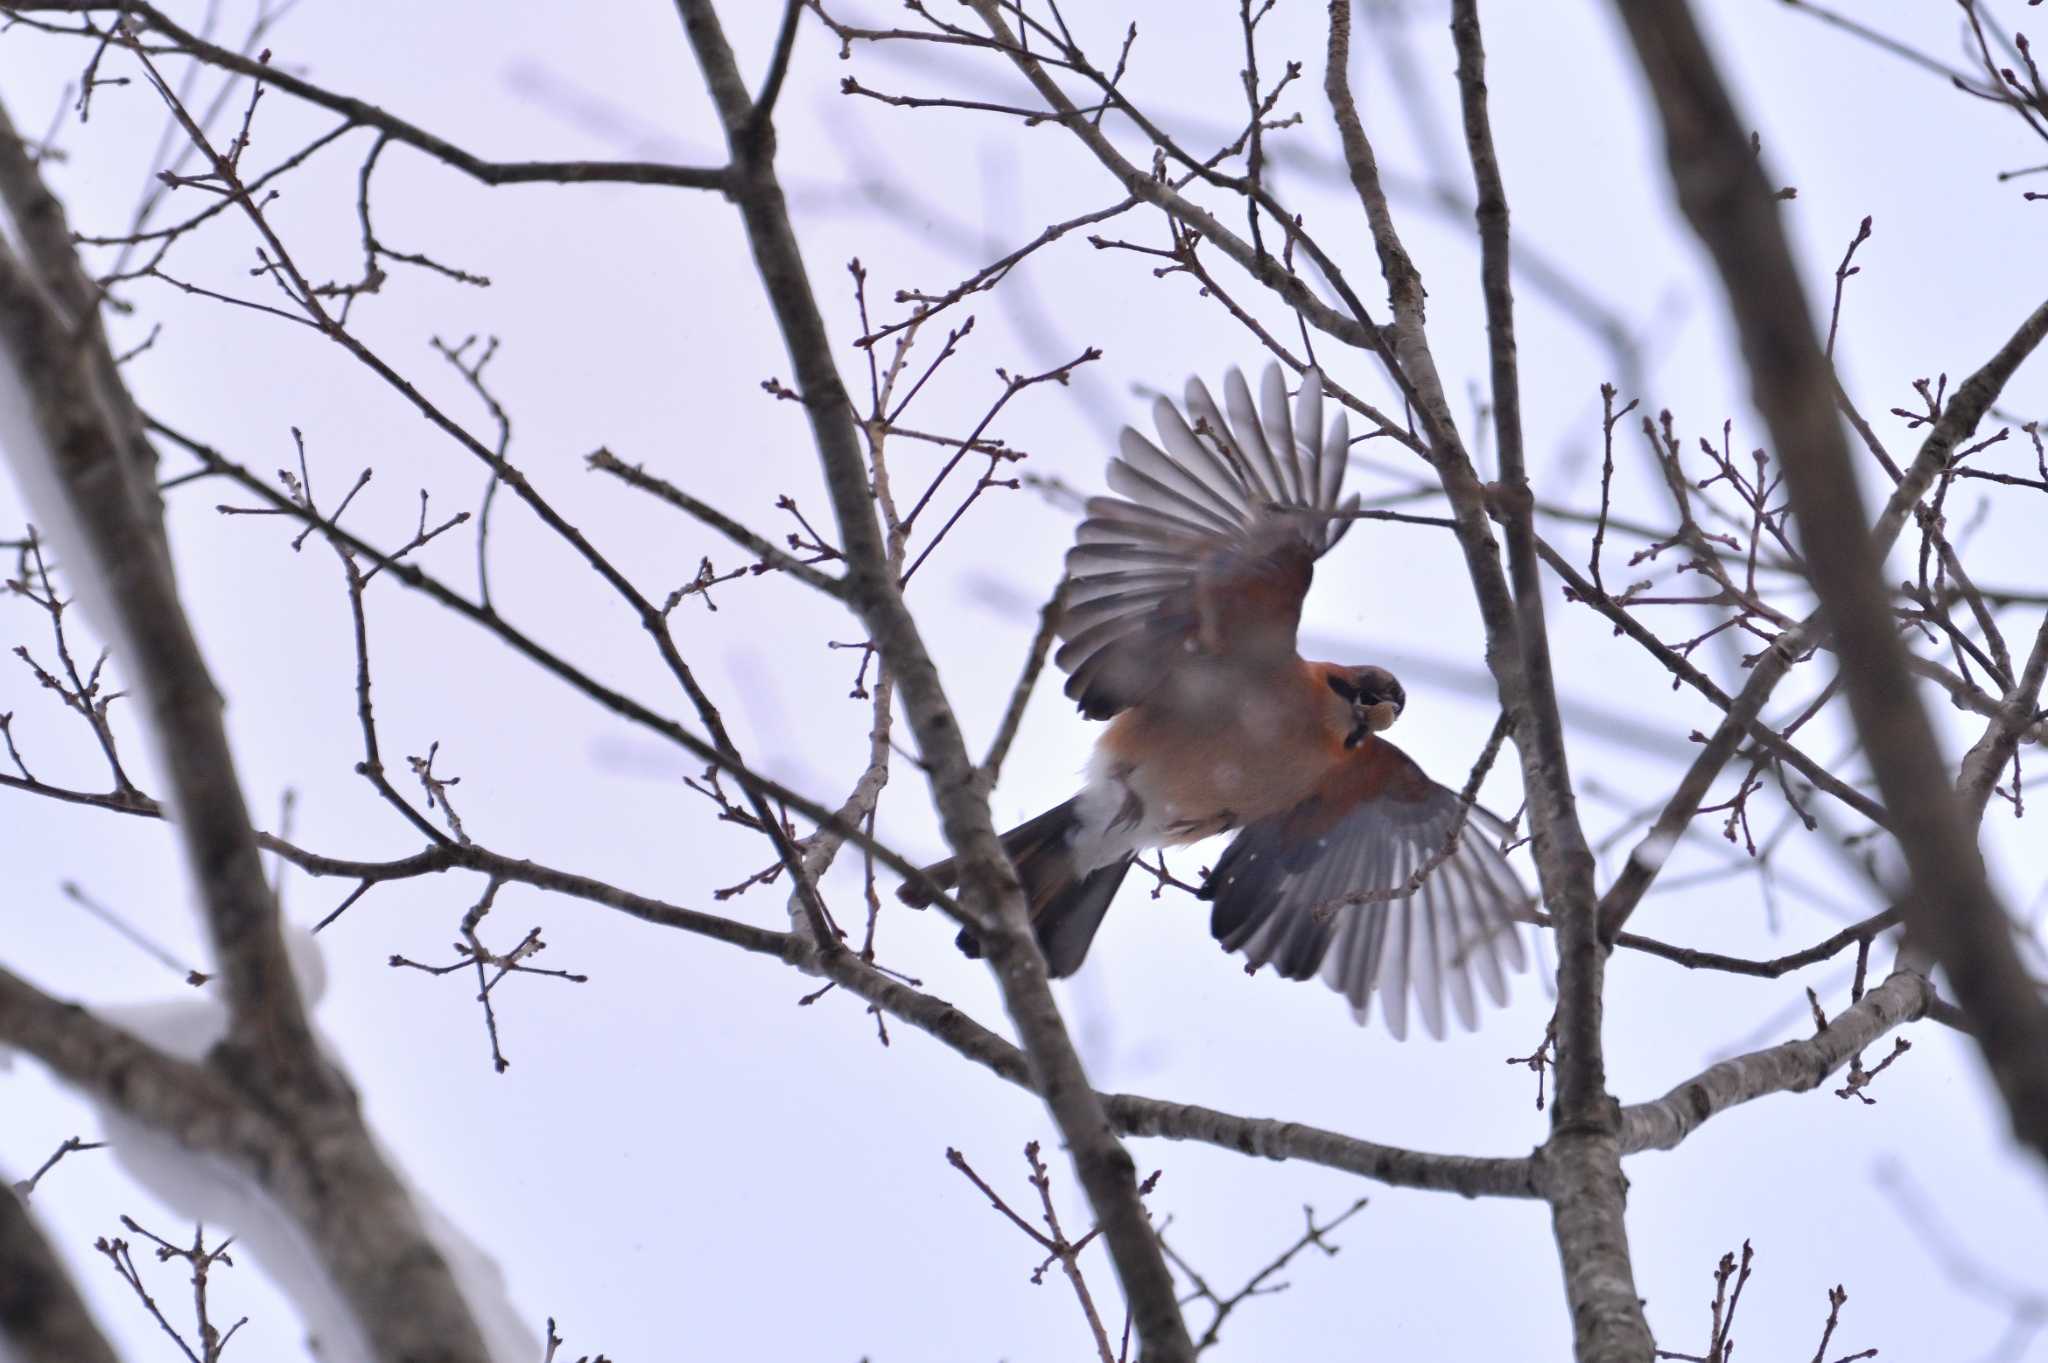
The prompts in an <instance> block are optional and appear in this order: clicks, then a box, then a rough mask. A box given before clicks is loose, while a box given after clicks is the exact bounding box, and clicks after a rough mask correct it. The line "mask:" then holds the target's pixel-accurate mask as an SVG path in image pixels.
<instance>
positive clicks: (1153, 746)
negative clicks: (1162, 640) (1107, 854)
mask: <svg viewBox="0 0 2048 1363" xmlns="http://www.w3.org/2000/svg"><path fill="white" fill-rule="evenodd" d="M1180 671H1182V672H1185V673H1187V674H1188V675H1187V677H1186V679H1185V682H1184V683H1182V684H1176V685H1175V686H1174V687H1173V688H1172V689H1171V691H1170V692H1168V693H1165V694H1161V695H1159V696H1157V697H1156V698H1155V699H1153V700H1150V701H1148V702H1147V703H1146V704H1144V705H1140V706H1136V707H1134V708H1132V709H1130V710H1127V711H1125V712H1124V713H1123V714H1121V715H1119V716H1117V718H1116V719H1115V720H1114V721H1113V722H1112V723H1111V724H1110V726H1109V729H1108V731H1107V732H1106V733H1104V734H1103V736H1102V741H1101V743H1100V745H1099V750H1100V752H1101V753H1102V755H1103V757H1104V758H1106V759H1107V763H1106V765H1107V767H1108V768H1109V770H1110V772H1111V773H1112V774H1115V775H1117V776H1118V777H1120V779H1122V780H1123V781H1124V782H1125V783H1126V784H1127V785H1128V786H1129V788H1130V790H1131V793H1132V794H1134V795H1135V796H1137V798H1138V799H1139V801H1140V802H1141V803H1142V804H1143V805H1144V806H1145V807H1146V811H1147V814H1148V819H1147V822H1148V823H1151V822H1153V821H1154V820H1157V821H1158V823H1157V824H1155V826H1164V828H1165V829H1166V830H1167V837H1166V840H1167V841H1169V842H1191V841H1194V840H1196V839H1199V838H1203V837H1208V836H1210V835H1212V834H1214V833H1219V832H1223V831H1225V830H1227V829H1230V828H1235V827H1239V826H1241V825H1243V824H1246V823H1249V822H1251V821H1253V820H1255V819H1262V818H1266V817H1268V816H1269V815H1273V814H1278V813H1282V812H1284V811H1286V810H1289V809H1292V808H1293V807H1294V806H1295V805H1297V804H1299V803H1300V802H1301V801H1302V800H1303V799H1305V798H1307V796H1308V795H1309V794H1311V793H1312V792H1313V791H1314V790H1315V789H1316V787H1317V786H1318V785H1320V784H1321V783H1323V782H1324V781H1326V780H1328V779H1329V778H1331V777H1332V776H1333V775H1335V774H1336V772H1337V771H1338V769H1339V768H1340V767H1341V766H1342V765H1344V759H1345V758H1347V757H1349V756H1351V754H1349V753H1347V752H1346V751H1345V749H1344V746H1343V739H1342V736H1341V735H1340V734H1335V733H1333V732H1332V730H1331V727H1330V724H1329V722H1328V718H1327V715H1326V711H1327V709H1328V702H1329V700H1330V696H1329V693H1328V690H1327V688H1326V687H1324V686H1323V685H1322V683H1321V681H1320V679H1319V678H1318V677H1317V676H1316V674H1314V673H1313V672H1311V671H1309V670H1308V669H1307V668H1306V667H1305V665H1303V664H1300V663H1298V662H1296V663H1292V664H1291V665H1289V666H1286V667H1261V668H1258V669H1257V670H1248V669H1245V668H1243V667H1241V666H1234V665H1225V664H1218V665H1216V666H1214V667H1211V668H1207V669H1198V668H1193V667H1184V668H1182V669H1180Z"/></svg>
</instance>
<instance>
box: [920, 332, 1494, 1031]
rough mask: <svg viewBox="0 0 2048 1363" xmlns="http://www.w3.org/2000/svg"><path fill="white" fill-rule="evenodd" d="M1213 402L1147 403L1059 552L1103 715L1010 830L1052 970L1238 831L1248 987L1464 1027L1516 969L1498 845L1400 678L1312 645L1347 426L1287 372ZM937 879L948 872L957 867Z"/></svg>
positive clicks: (1401, 1025) (1090, 695)
mask: <svg viewBox="0 0 2048 1363" xmlns="http://www.w3.org/2000/svg"><path fill="white" fill-rule="evenodd" d="M1223 399H1224V400H1223V406H1222V407H1221V408H1219V407H1218V406H1217V404H1216V400H1215V399H1214V398H1213V397H1211V396H1210V394H1209V390H1208V389H1207V388H1206V387H1204V386H1203V385H1202V383H1201V382H1200V380H1190V381H1189V383H1188V386H1187V394H1186V401H1185V404H1184V406H1183V407H1181V408H1176V407H1175V406H1174V405H1173V404H1172V403H1171V402H1168V401H1167V400H1166V399H1164V398H1161V399H1159V400H1158V401H1157V402H1156V403H1155V404H1154V408H1153V421H1154V424H1155V426H1156V427H1157V429H1158V433H1159V444H1157V445H1155V444H1153V443H1152V442H1151V441H1149V440H1147V439H1146V438H1145V437H1144V436H1142V435H1140V434H1139V433H1138V432H1137V431H1135V430H1132V429H1130V428H1129V427H1126V428H1125V429H1124V431H1123V435H1122V439H1121V443H1120V457H1119V458H1115V459H1112V460H1111V461H1110V463H1109V486H1110V487H1111V489H1112V490H1113V491H1114V492H1115V493H1116V494H1117V495H1116V496H1109V497H1096V498H1092V499H1091V500H1090V501H1089V502H1088V505H1087V513H1088V514H1087V518H1086V519H1085V520H1083V521H1082V522H1081V525H1080V529H1079V531H1078V532H1077V534H1076V536H1075V543H1074V547H1073V548H1072V549H1071V550H1070V551H1068V554H1067V561H1066V573H1067V581H1066V586H1065V592H1064V595H1063V597H1062V613H1061V616H1060V620H1059V637H1060V639H1061V641H1062V646H1061V648H1060V649H1059V652H1058V653H1057V654H1055V655H1054V660H1055V661H1056V662H1057V663H1058V664H1059V666H1060V668H1061V669H1062V670H1063V671H1065V672H1066V673H1067V674H1068V679H1067V686H1066V693H1067V695H1068V696H1070V697H1072V698H1073V699H1074V700H1075V701H1076V702H1077V703H1078V704H1079V706H1080V709H1081V713H1082V714H1084V715H1086V716H1087V717H1088V718H1090V719H1095V720H1108V721H1109V725H1108V727H1107V728H1106V729H1105V730H1104V731H1103V734H1102V737H1101V739H1100V740H1099V741H1098V742H1097V744H1096V747H1095V754H1094V757H1093V759H1092V761H1091V762H1090V765H1089V772H1088V780H1087V784H1086V785H1085V786H1084V787H1083V789H1082V791H1081V793H1080V794H1078V795H1076V796H1075V797H1074V798H1073V799H1071V800H1068V801H1067V802H1066V803H1065V804H1062V805H1059V806H1058V807H1056V808H1053V809H1049V810H1047V811H1046V812H1045V813H1043V814H1040V815H1039V816H1038V817H1037V818H1035V819H1030V820H1028V821H1026V822H1025V823H1022V824H1020V825H1018V826H1017V827H1016V828H1013V829H1011V830H1010V831H1009V832H1007V833H1005V834H1003V838H1002V841H1003V846H1004V848H1005V850H1006V851H1008V853H1009V855H1010V859H1011V861H1012V862H1013V863H1015V865H1016V868H1017V874H1018V876H1019V877H1020V878H1021V880H1022V882H1023V887H1024V896H1025V899H1026V902H1027V903H1028V905H1029V908H1030V913H1031V923H1032V927H1033V930H1034V932H1035V934H1036V936H1037V938H1038V944H1039V947H1040V949H1041V950H1042V951H1043V952H1044V953H1045V960H1046V965H1047V967H1048V968H1049V970H1050V971H1051V973H1052V974H1053V975H1054V976H1055V977H1058V976H1064V975H1071V974H1072V973H1073V972H1074V971H1075V970H1077V969H1079V968H1080V965H1081V960H1082V958H1083V957H1084V956H1086V955H1087V952H1088V946H1089V943H1090V942H1092V941H1093V940H1094V938H1095V933H1096V930H1097V929H1098V928H1099V927H1100V926H1101V925H1102V918H1103V915H1104V914H1105V913H1106V912H1108V909H1109V904H1110V901H1111V899H1113V898H1114V897H1115V895H1116V891H1117V887H1118V886H1119V885H1120V884H1121V883H1122V882H1123V878H1124V873H1125V872H1126V871H1128V870H1129V869H1130V866H1131V863H1132V861H1133V860H1135V859H1136V857H1137V855H1138V853H1139V852H1141V851H1144V850H1146V849H1148V848H1154V847H1163V846H1175V845H1180V844H1184V843H1192V842H1197V841H1200V840H1201V839H1204V838H1209V837H1214V836H1217V835H1219V834H1224V833H1235V834H1236V836H1235V837H1234V838H1233V839H1232V841H1231V843H1230V845H1229V847H1228V848H1226V849H1225V850H1224V853H1223V855H1222V857H1221V858H1220V859H1219V860H1218V861H1217V863H1216V865H1215V868H1214V869H1213V870H1211V871H1210V872H1209V873H1208V876H1207V878H1206V879H1205V880H1204V882H1203V884H1202V887H1201V895H1202V898H1204V899H1206V900H1208V901H1210V903H1211V905H1212V911H1211V915H1210V924H1209V926H1210V931H1211V933H1213V934H1214V936H1215V937H1216V939H1217V940H1218V941H1219V942H1221V943H1222V945H1223V947H1224V949H1225V950H1226V951H1236V952H1242V953H1243V954H1244V957H1245V968H1246V970H1247V971H1248V972H1249V971H1254V970H1256V969H1258V967H1260V966H1262V965H1268V964H1270V965H1272V966H1273V967H1274V968H1275V969H1276V970H1277V971H1278V972H1279V973H1280V974H1281V975H1282V976H1284V977H1286V978H1288V979H1297V980H1299V979H1307V978H1308V977H1309V976H1311V975H1314V974H1317V973H1320V974H1321V975H1322V977H1323V980H1324V981H1325V982H1326V983H1327V984H1328V985H1329V986H1330V987H1331V988H1332V989H1334V990H1336V991H1337V992H1339V993H1340V994H1342V995H1344V997H1345V999H1346V1000H1347V1001H1348V1002H1349V1003H1350V1005H1351V1009H1352V1015H1353V1016H1354V1017H1355V1018H1357V1019H1358V1020H1359V1021H1360V1022H1364V1021H1365V1019H1366V1016H1367V1013H1368V1010H1369V1007H1370V1005H1371V1002H1372V1000H1373V999H1374V997H1375V996H1377V998H1378V999H1379V1006H1380V1010H1381V1012H1382V1013H1383V1014H1384V1016H1385V1018H1386V1021H1387V1027H1388V1029H1389V1030H1390V1031H1391V1032H1392V1033H1393V1034H1394V1035H1395V1036H1396V1037H1400V1036H1403V1035H1405V1034H1406V1031H1407V1025H1408V1019H1409V1016H1410V1014H1409V1009H1410V1007H1411V1002H1412V1007H1413V1008H1414V1010H1415V1011H1416V1012H1417V1013H1419V1014H1420V1015H1421V1018H1422V1022H1423V1025H1424V1027H1425V1028H1427V1029H1428V1031H1429V1032H1430V1034H1431V1035H1433V1036H1441V1035H1443V1030H1444V1017H1445V1011H1446V1006H1447V1005H1448V1008H1449V1009H1450V1011H1452V1012H1455V1013H1456V1015H1457V1017H1458V1019H1459V1021H1460V1022H1461V1023H1462V1024H1463V1025H1464V1026H1465V1027H1467V1028H1468V1029H1469V1028H1471V1027H1473V1026H1475V1025H1476V1024H1477V1020H1478V997H1479V994H1480V993H1481V992H1482V991H1483V992H1484V993H1485V994H1486V995H1487V996H1488V997H1490V998H1491V999H1492V1000H1493V1001H1494V1003H1495V1004H1500V1003H1503V1002H1505V1001H1506V997H1507V975H1508V972H1509V971H1511V970H1513V971H1519V970H1521V969H1522V968H1523V967H1524V965H1525V964H1526V957H1525V954H1524V949H1523V943H1522V940H1521V935H1520V933H1519V931H1518V926H1517V925H1518V922H1520V921H1524V920H1526V919H1527V918H1528V916H1529V911H1528V904H1529V897H1528V895H1527V894H1526V893H1525V892H1524V891H1523V889H1522V885H1521V882H1520V880H1519V879H1518V878H1517V876H1516V875H1515V873H1514V871H1512V870H1511V869H1509V866H1508V863H1507V861H1506V859H1505V857H1503V855H1502V854H1501V852H1500V850H1499V847H1500V843H1501V841H1502V839H1503V837H1504V836H1505V831H1506V830H1505V828H1504V827H1503V825H1502V824H1501V823H1500V821H1499V820H1498V819H1495V818H1494V817H1493V816H1492V815H1490V814H1488V813H1486V812H1485V811H1484V810H1482V809H1479V808H1478V807H1476V806H1473V805H1470V804H1468V803H1467V802H1466V801H1465V800H1463V799H1462V798H1461V797H1460V796H1459V795H1458V793H1457V792H1455V791H1453V790H1450V789H1448V788H1447V787H1445V786H1442V785H1439V784H1438V783H1437V782H1435V781H1432V780H1431V779H1430V778H1429V777H1428V776H1426V775H1424V774H1423V771H1422V768H1421V767H1419V766H1417V765H1416V764H1415V762H1414V761H1413V760H1412V759H1411V758H1409V757H1408V755H1407V754H1406V753H1404V752H1402V751H1401V750H1400V749H1399V748H1397V747H1395V746H1394V745H1393V744H1391V743H1389V742H1388V741H1387V740H1386V739H1385V738H1383V737H1381V736H1380V735H1381V731H1382V730H1384V729H1386V728H1387V726H1389V725H1390V724H1392V723H1393V722H1394V721H1395V719H1397V718H1398V717H1399V716H1400V714H1401V711H1402V709H1403V708H1404V707H1405V706H1406V704H1407V699H1408V698H1407V695H1406V693H1405V692H1403V690H1402V689H1401V684H1400V683H1399V682H1398V681H1396V680H1395V679H1394V677H1393V675H1392V674H1391V673H1389V672H1387V671H1386V670H1385V669H1384V668H1379V667H1345V666H1339V665H1338V664H1336V663H1324V662H1307V661H1304V660H1303V659H1302V658H1301V657H1300V655H1299V654H1298V653H1297V652H1296V646H1295V633H1296V629H1297V627H1298V626H1299V624H1300V622H1301V604H1302V598H1303V597H1304V596H1305V595H1307V593H1308V587H1309V579H1310V577H1311V575H1312V573H1313V571H1314V565H1315V561H1316V560H1317V559H1318V558H1320V557H1322V556H1323V555H1324V554H1325V553H1328V552H1329V550H1330V548H1331V547H1332V546H1333V545H1335V544H1336V542H1337V541H1338V540H1339V539H1341V538H1342V537H1343V535H1344V532H1345V530H1347V529H1348V528H1349V527H1350V525H1351V521H1350V520H1349V519H1346V518H1345V517H1344V516H1343V515H1342V513H1343V512H1345V511H1348V510H1350V509H1351V508H1353V507H1355V506H1356V505H1357V498H1356V496H1353V497H1352V498H1351V499H1350V500H1348V501H1346V502H1343V503H1342V504H1341V505H1340V503H1339V500H1338V498H1339V494H1340V492H1341V490H1342V487H1343V483H1344V468H1345V464H1346V463H1347V461H1348V458H1349V454H1350V441H1349V425H1348V423H1347V421H1346V419H1345V417H1344V415H1343V414H1342V413H1341V412H1340V413H1339V414H1338V415H1337V416H1336V418H1335V419H1334V420H1333V421H1331V422H1330V424H1329V428H1328V430H1327V431H1325V430H1324V428H1323V394H1322V376H1321V375H1320V374H1319V373H1318V372H1317V371H1316V370H1313V369H1311V370H1309V371H1308V372H1307V374H1306V375H1304V376H1303V381H1302V385H1301V390H1300V393H1299V394H1298V395H1297V396H1296V397H1295V398H1294V399H1293V400H1292V402H1291V403H1290V401H1289V399H1288V396H1287V390H1286V386H1285V384H1284V382H1283V380H1282V378H1281V373H1280V369H1279V367H1278V366H1277V365H1275V366H1271V367H1269V368H1268V369H1267V370H1266V373H1265V378H1264V382H1263V384H1262V392H1261V401H1260V403H1259V404H1257V405H1256V406H1255V405H1254V403H1253V401H1252V395H1251V390H1250V387H1249V386H1248V385H1247V384H1246V382H1245V380H1244V376H1243V375H1242V374H1240V373H1238V372H1237V371H1236V370H1235V369H1233V370H1231V371H1230V373H1229V375H1228V377H1227V378H1226V379H1225V381H1224V385H1223ZM1332 513H1336V514H1332ZM925 875H926V877H927V878H928V879H929V880H930V881H931V882H933V883H935V884H938V885H941V886H951V885H953V884H955V883H957V873H956V871H955V868H954V866H953V864H952V863H951V862H950V861H947V862H940V863H939V864H937V865H935V866H933V867H931V868H929V869H928V870H927V871H926V872H925ZM899 894H900V895H901V897H902V898H903V899H904V901H905V902H907V903H910V904H923V903H927V902H929V897H928V895H927V894H926V893H925V892H924V891H923V890H921V889H920V888H919V887H918V886H917V885H916V884H915V883H906V884H905V885H904V886H903V887H902V889H901V890H900V891H899ZM960 945H961V948H962V949H963V950H965V951H966V952H967V953H968V954H969V955H970V956H975V955H979V954H980V950H979V944H978V943H977V942H976V941H975V939H974V936H973V934H972V933H971V932H962V933H961V935H960Z"/></svg>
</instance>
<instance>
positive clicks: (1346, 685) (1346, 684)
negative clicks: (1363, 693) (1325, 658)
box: [1323, 672, 1358, 701]
mask: <svg viewBox="0 0 2048 1363" xmlns="http://www.w3.org/2000/svg"><path fill="white" fill-rule="evenodd" d="M1323 680H1324V681H1326V682H1328V683H1329V684H1330V689H1331V690H1332V691H1335V692H1336V693H1337V694H1338V695H1340V696H1342V697H1343V698H1344V699H1346V700H1348V701H1356V700H1357V699H1358V688H1357V687H1356V686H1353V685H1352V684H1351V679H1350V678H1348V677H1345V676H1342V675H1340V674H1338V673H1335V672H1326V673H1324V674H1323Z"/></svg>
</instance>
